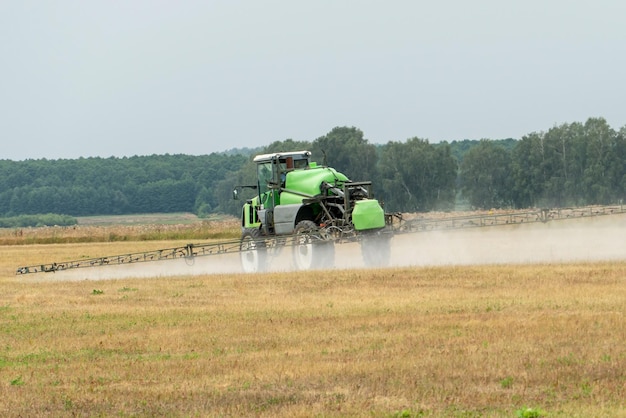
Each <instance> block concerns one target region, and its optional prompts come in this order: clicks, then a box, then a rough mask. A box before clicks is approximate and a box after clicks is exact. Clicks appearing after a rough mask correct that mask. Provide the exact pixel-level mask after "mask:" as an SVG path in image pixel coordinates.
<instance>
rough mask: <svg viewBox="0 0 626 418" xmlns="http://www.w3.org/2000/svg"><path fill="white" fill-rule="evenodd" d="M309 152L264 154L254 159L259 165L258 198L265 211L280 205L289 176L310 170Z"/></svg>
mask: <svg viewBox="0 0 626 418" xmlns="http://www.w3.org/2000/svg"><path fill="white" fill-rule="evenodd" d="M310 156H311V153H310V152H309V151H295V152H279V153H275V154H262V155H257V156H256V157H255V158H254V160H253V161H254V162H255V163H256V165H257V179H258V185H257V187H258V196H259V199H260V204H261V205H262V206H263V209H265V210H272V209H273V208H274V207H275V206H277V205H279V204H280V193H281V191H282V190H283V189H284V188H285V184H286V181H287V174H289V173H290V172H292V171H294V170H305V169H308V168H309V164H310V162H309V159H310Z"/></svg>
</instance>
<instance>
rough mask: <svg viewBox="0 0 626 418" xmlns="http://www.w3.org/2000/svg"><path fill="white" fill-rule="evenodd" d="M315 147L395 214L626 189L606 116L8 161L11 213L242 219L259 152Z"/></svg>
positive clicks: (5, 201) (531, 203)
mask: <svg viewBox="0 0 626 418" xmlns="http://www.w3.org/2000/svg"><path fill="white" fill-rule="evenodd" d="M300 149H308V150H310V151H311V152H312V158H313V160H314V161H317V162H318V163H320V164H324V165H328V166H331V167H334V168H336V169H337V170H339V171H341V172H343V173H345V174H346V175H347V176H348V177H349V178H351V179H352V180H354V181H364V180H371V181H372V182H373V184H374V193H375V196H376V197H377V198H378V199H380V200H382V201H383V202H384V203H385V208H386V210H388V211H401V212H425V211H431V210H453V209H455V207H458V204H459V201H463V202H466V203H467V205H468V206H471V207H474V208H502V207H510V208H526V207H536V206H542V207H559V206H572V205H587V204H608V203H614V202H617V201H620V200H621V199H623V197H624V188H625V186H626V127H624V128H621V129H620V130H619V131H615V130H613V129H612V128H611V127H610V126H609V125H608V123H607V122H606V120H604V119H602V118H591V119H588V120H587V121H586V122H585V123H578V122H576V123H571V124H563V125H560V126H555V127H553V128H551V129H549V130H548V131H547V132H533V133H530V134H528V135H525V136H524V137H522V138H521V139H519V140H515V139H506V140H480V141H470V140H464V141H452V142H451V143H448V142H442V143H437V144H431V143H430V142H429V141H428V140H427V139H421V138H417V137H415V138H409V139H407V140H406V141H398V142H396V141H391V142H388V143H387V144H384V145H377V144H372V143H370V142H369V141H368V140H367V139H365V137H364V135H363V132H362V131H361V130H359V129H358V128H355V127H336V128H334V129H332V130H331V131H330V132H329V133H327V134H326V135H324V136H321V137H319V138H317V139H316V140H314V141H312V142H308V141H294V140H292V139H288V140H284V141H277V142H274V143H272V144H270V145H268V146H265V147H259V148H257V149H244V150H239V151H237V150H231V151H229V152H226V153H213V154H210V155H204V156H189V155H169V154H166V155H151V156H135V157H124V158H115V157H111V158H79V159H75V160H46V159H42V160H25V161H9V160H0V216H2V217H15V216H19V215H32V214H49V213H57V214H64V215H70V216H88V215H107V214H136V213H150V212H152V213H154V212H165V213H167V212H194V213H196V214H198V215H199V216H207V215H209V214H212V213H226V214H232V215H238V214H239V211H240V205H241V201H233V200H232V197H231V196H232V194H231V191H232V189H233V188H234V187H235V186H237V185H247V184H254V183H255V167H254V164H253V163H252V157H253V155H256V154H259V153H270V152H279V151H290V150H291V151H293V150H300Z"/></svg>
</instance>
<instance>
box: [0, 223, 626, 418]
mask: <svg viewBox="0 0 626 418" xmlns="http://www.w3.org/2000/svg"><path fill="white" fill-rule="evenodd" d="M593 228H594V230H598V229H599V230H600V232H599V234H600V235H602V236H604V237H609V235H610V231H615V229H616V228H615V227H613V226H612V227H611V228H608V227H606V229H602V228H604V227H602V226H601V225H600V226H598V225H594V227H593ZM552 232H553V233H552V234H551V236H552V237H554V236H555V234H556V232H554V231H552ZM617 232H619V228H618V230H617ZM465 234H466V235H457V236H451V237H449V238H446V239H445V242H444V241H442V240H443V238H442V237H441V236H439V235H432V236H429V235H421V234H417V235H416V236H415V237H413V238H406V237H405V238H402V240H400V241H399V243H402V251H396V252H395V254H394V256H395V257H398V254H399V253H401V254H402V260H406V259H407V258H411V254H413V255H412V257H413V259H414V260H413V261H414V265H402V263H400V262H398V263H396V267H393V268H389V269H380V270H372V269H369V270H366V269H363V268H360V267H359V266H358V263H355V265H354V266H348V267H350V268H343V269H339V270H333V271H312V272H306V273H297V274H295V273H293V272H289V271H274V272H270V273H265V274H258V275H244V274H240V273H237V272H236V271H233V272H214V273H213V274H210V272H196V273H194V274H184V272H181V271H176V273H175V274H174V275H172V276H170V277H165V276H160V274H159V273H158V272H155V273H154V274H152V276H148V277H143V278H132V277H126V278H115V277H113V276H108V277H107V278H106V279H97V280H96V279H93V278H91V279H90V280H84V278H87V277H88V275H87V273H84V274H85V276H84V277H83V279H81V277H80V275H79V276H75V277H73V278H72V279H71V280H65V279H63V277H62V276H58V275H55V274H43V275H36V276H37V277H38V278H37V279H36V280H34V279H31V278H29V277H23V276H14V272H15V268H16V267H17V266H19V265H28V264H35V263H37V262H40V261H42V262H43V261H48V259H50V260H68V259H75V258H79V257H82V256H98V255H107V254H109V255H110V254H121V253H125V252H129V251H133V252H134V251H141V250H144V249H145V250H148V249H154V248H163V246H164V245H165V247H169V246H171V244H172V242H169V241H168V242H154V241H129V242H127V241H122V242H106V243H69V244H48V245H3V246H0V257H1V258H0V330H1V331H0V415H2V416H73V415H75V416H111V415H116V416H162V415H166V416H250V415H252V416H389V417H404V416H407V417H408V416H458V417H468V416H523V417H533V416H563V417H565V416H567V417H570V416H579V417H583V416H594V417H602V416H606V417H614V416H626V409H625V408H626V405H625V401H624V399H625V398H626V373H625V370H626V346H625V344H624V341H626V322H625V320H624V314H625V313H626V312H625V311H626V262H625V261H624V260H626V256H625V257H623V259H620V258H619V257H618V256H617V255H616V254H611V257H609V258H610V259H609V260H602V259H601V258H602V257H598V258H597V259H596V258H593V257H591V258H588V259H584V258H580V259H572V260H570V259H567V260H566V259H563V258H559V259H558V261H550V259H538V260H528V261H530V262H526V258H525V257H526V255H524V254H527V253H524V252H525V251H527V250H528V251H529V253H528V254H530V253H532V252H533V251H532V250H533V249H534V248H536V246H535V245H533V244H524V243H523V242H522V241H521V238H520V237H521V235H519V234H518V235H516V232H514V231H513V230H507V232H506V234H505V235H503V236H501V237H500V238H498V236H496V235H487V238H486V241H485V242H487V243H489V244H490V245H494V246H495V247H499V248H495V250H496V251H494V248H489V249H488V251H486V252H485V254H483V258H480V257H478V254H475V253H474V252H473V251H476V248H474V247H476V246H477V245H478V244H479V242H480V237H479V236H477V235H472V234H477V232H471V231H468V232H466V233H465ZM503 237H509V239H514V240H516V239H517V240H518V242H519V243H520V245H519V247H517V249H516V251H514V252H515V253H517V254H518V256H519V257H518V258H515V259H514V260H513V262H511V263H507V262H506V260H505V259H504V260H503V259H502V258H499V259H495V260H492V259H490V258H489V257H487V254H492V253H497V250H498V249H500V250H502V251H504V250H505V249H506V248H504V247H506V246H505V245H504V244H503V243H505V242H508V241H501V240H505V238H503ZM568 239H569V240H571V237H570V238H568ZM590 239H591V238H590ZM411 240H414V241H413V244H411V242H412V241H411ZM463 240H466V241H467V243H466V245H465V246H463V251H461V247H460V245H461V244H459V243H462V242H464V241H463ZM589 242H593V241H589ZM454 243H456V245H457V246H456V247H453V248H454V251H455V252H456V253H457V257H450V258H449V259H446V260H441V261H440V262H438V263H436V264H438V265H428V263H427V261H425V259H424V257H423V255H424V251H426V248H430V249H431V250H433V251H434V250H435V248H433V247H436V246H437V245H442V246H449V245H452V244H454ZM175 244H178V243H177V242H176V243H175ZM472 244H473V245H472ZM612 244H613V246H612V247H611V248H615V243H612ZM537 245H539V244H537ZM541 245H544V246H545V245H549V248H547V249H546V248H544V249H543V250H542V251H541V253H543V254H544V256H545V253H546V252H548V253H550V254H553V253H554V251H556V250H555V247H554V246H557V247H559V248H560V245H561V243H558V245H557V244H554V246H550V245H551V244H545V243H543V244H541ZM598 245H599V244H598ZM407 247H409V248H407ZM527 247H528V248H527ZM596 247H597V246H596V245H594V248H596ZM410 248H413V252H411V251H410V250H409V249H410ZM584 248H586V249H587V250H586V251H587V253H586V254H587V255H589V251H590V250H589V244H587V245H585V246H584ZM619 248H621V247H619ZM398 250H399V249H398ZM567 250H568V251H570V252H571V251H572V250H571V248H570V247H567ZM520 253H524V254H520ZM418 259H419V260H421V261H416V260H418ZM472 259H476V262H475V263H471V262H469V261H471V260H472ZM451 260H457V262H451ZM468 260H469V261H468ZM145 266H146V267H145V268H148V267H147V265H145ZM140 268H144V267H140ZM216 271H219V269H216ZM81 274H82V273H81ZM119 277H123V275H120V276H119Z"/></svg>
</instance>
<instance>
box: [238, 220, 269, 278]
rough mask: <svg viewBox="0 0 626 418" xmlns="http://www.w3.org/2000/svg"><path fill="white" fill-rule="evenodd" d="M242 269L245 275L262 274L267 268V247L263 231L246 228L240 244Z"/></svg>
mask: <svg viewBox="0 0 626 418" xmlns="http://www.w3.org/2000/svg"><path fill="white" fill-rule="evenodd" d="M239 251H240V253H239V255H240V259H241V268H242V269H243V271H244V272H245V273H261V272H264V271H265V270H266V268H267V247H266V245H265V241H264V240H263V239H262V237H261V230H259V229H257V228H246V229H244V230H243V232H242V234H241V243H240V244H239Z"/></svg>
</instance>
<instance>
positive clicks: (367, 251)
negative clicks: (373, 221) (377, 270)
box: [361, 235, 391, 267]
mask: <svg viewBox="0 0 626 418" xmlns="http://www.w3.org/2000/svg"><path fill="white" fill-rule="evenodd" d="M361 255H362V256H363V262H364V263H365V266H367V267H388V266H389V263H390V260H391V237H388V236H384V235H371V236H364V237H363V238H362V239H361Z"/></svg>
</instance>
